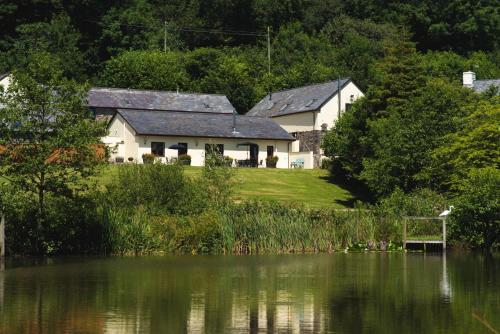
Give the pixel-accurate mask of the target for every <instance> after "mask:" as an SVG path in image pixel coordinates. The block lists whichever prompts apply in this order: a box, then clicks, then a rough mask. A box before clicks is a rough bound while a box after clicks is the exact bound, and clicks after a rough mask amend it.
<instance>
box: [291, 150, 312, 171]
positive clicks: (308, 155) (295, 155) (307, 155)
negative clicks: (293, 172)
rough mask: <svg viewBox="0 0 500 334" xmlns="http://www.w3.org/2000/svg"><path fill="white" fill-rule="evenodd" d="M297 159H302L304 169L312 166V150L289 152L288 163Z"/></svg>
mask: <svg viewBox="0 0 500 334" xmlns="http://www.w3.org/2000/svg"><path fill="white" fill-rule="evenodd" d="M297 159H304V169H313V168H314V156H313V152H312V151H309V152H291V153H290V165H291V164H292V163H293V162H294V161H295V160H297Z"/></svg>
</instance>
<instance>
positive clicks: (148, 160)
mask: <svg viewBox="0 0 500 334" xmlns="http://www.w3.org/2000/svg"><path fill="white" fill-rule="evenodd" d="M142 162H143V163H145V164H152V163H153V162H155V155H154V154H151V153H144V154H143V155H142Z"/></svg>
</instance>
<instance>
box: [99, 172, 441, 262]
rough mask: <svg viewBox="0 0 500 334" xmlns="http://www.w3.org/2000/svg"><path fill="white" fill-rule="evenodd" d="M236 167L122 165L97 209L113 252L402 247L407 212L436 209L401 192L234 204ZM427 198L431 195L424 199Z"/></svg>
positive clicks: (427, 200)
mask: <svg viewBox="0 0 500 334" xmlns="http://www.w3.org/2000/svg"><path fill="white" fill-rule="evenodd" d="M233 175H234V172H233V171H232V170H230V168H229V169H228V168H227V167H225V166H219V165H217V164H212V165H209V166H207V167H206V169H205V170H204V173H202V176H201V177H198V178H193V179H189V178H187V177H185V176H184V173H183V169H182V167H181V166H179V165H170V166H168V165H157V164H151V165H134V166H124V167H123V168H122V169H121V171H120V172H119V174H118V176H117V177H116V179H115V180H113V182H112V184H111V185H110V187H109V188H108V191H107V192H106V193H105V194H104V197H105V199H104V200H103V201H102V204H101V207H100V209H99V216H100V219H101V221H102V223H103V225H105V229H104V230H105V234H106V236H105V238H104V239H105V240H106V246H105V248H106V249H107V251H108V252H111V253H119V254H125V253H131V254H145V253H159V252H174V253H176V252H180V253H226V254H229V253H230V254H257V253H271V252H272V253H292V252H294V253H296V252H332V251H336V250H345V249H379V248H381V249H386V248H387V245H389V247H393V248H397V247H398V246H399V245H400V244H401V238H402V216H403V215H406V214H408V212H412V213H413V214H415V215H419V214H430V212H431V211H436V208H435V203H436V200H435V199H432V198H431V197H432V196H430V195H429V194H425V193H424V194H416V195H414V196H413V197H411V196H405V195H404V194H402V193H401V194H399V193H395V195H394V196H392V197H390V198H388V199H387V200H385V201H383V202H382V203H380V204H379V205H375V206H363V205H358V206H357V207H355V208H354V209H352V210H334V209H309V208H306V207H304V206H301V205H289V204H282V203H278V202H259V201H254V202H243V203H234V202H233V201H232V200H231V198H230V195H231V193H232V192H231V188H232V187H233V181H232V180H231V178H232V176H233ZM422 198H425V199H422Z"/></svg>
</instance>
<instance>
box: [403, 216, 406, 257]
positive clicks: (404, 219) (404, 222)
mask: <svg viewBox="0 0 500 334" xmlns="http://www.w3.org/2000/svg"><path fill="white" fill-rule="evenodd" d="M403 250H406V218H403Z"/></svg>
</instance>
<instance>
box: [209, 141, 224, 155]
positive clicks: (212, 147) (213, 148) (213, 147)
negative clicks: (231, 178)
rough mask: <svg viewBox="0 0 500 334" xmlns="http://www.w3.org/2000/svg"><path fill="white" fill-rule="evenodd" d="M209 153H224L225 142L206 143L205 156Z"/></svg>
mask: <svg viewBox="0 0 500 334" xmlns="http://www.w3.org/2000/svg"><path fill="white" fill-rule="evenodd" d="M208 153H216V154H218V155H221V156H223V155H224V144H205V156H206V155H207V154H208Z"/></svg>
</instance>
